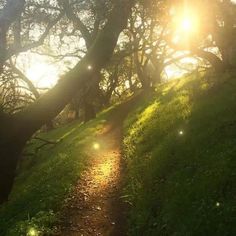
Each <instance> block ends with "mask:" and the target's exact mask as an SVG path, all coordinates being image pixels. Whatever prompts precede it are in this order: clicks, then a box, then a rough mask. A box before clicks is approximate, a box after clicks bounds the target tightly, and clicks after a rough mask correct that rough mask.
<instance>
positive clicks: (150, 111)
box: [129, 101, 160, 136]
mask: <svg viewBox="0 0 236 236" xmlns="http://www.w3.org/2000/svg"><path fill="white" fill-rule="evenodd" d="M159 106H160V102H157V101H155V102H154V103H153V104H151V105H150V106H148V107H147V108H146V109H145V110H144V111H143V112H142V113H141V114H140V115H139V117H138V121H137V124H136V125H135V126H132V128H131V129H130V131H129V133H130V135H131V136H132V135H135V133H136V132H137V130H140V127H142V126H143V125H144V124H148V122H149V121H150V120H151V119H152V117H153V115H154V114H156V111H157V109H158V107H159Z"/></svg>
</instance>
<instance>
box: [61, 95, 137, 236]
mask: <svg viewBox="0 0 236 236" xmlns="http://www.w3.org/2000/svg"><path fill="white" fill-rule="evenodd" d="M133 103H134V99H133V100H130V101H129V102H127V103H125V104H121V105H120V106H118V108H117V109H115V111H114V112H113V114H112V116H111V118H110V120H109V121H108V122H107V124H106V125H105V126H104V128H103V130H102V131H101V133H100V134H98V136H97V137H96V140H98V142H97V143H95V144H94V150H93V154H92V155H93V156H92V157H91V160H90V164H89V165H88V168H87V170H85V171H84V172H83V173H82V174H81V178H80V180H79V181H78V184H77V186H76V187H75V190H74V191H73V192H72V194H71V196H69V198H68V199H66V203H65V207H64V209H63V217H62V220H61V222H62V224H61V226H60V233H59V234H57V235H61V236H89V235H90V236H91V235H93V236H99V235H100V236H108V235H109V236H123V235H125V216H124V212H125V206H124V204H123V203H122V201H121V198H120V196H121V186H122V174H123V171H122V170H123V167H122V157H121V138H122V133H121V131H122V123H123V120H124V119H125V117H126V115H127V114H128V111H129V110H130V107H131V106H132V105H133Z"/></svg>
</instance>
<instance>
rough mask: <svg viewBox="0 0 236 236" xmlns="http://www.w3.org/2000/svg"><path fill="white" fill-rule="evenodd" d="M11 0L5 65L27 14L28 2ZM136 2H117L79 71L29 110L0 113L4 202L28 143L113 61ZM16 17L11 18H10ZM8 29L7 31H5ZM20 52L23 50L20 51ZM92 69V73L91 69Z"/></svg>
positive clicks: (0, 174)
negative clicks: (16, 27) (12, 31)
mask: <svg viewBox="0 0 236 236" xmlns="http://www.w3.org/2000/svg"><path fill="white" fill-rule="evenodd" d="M17 3H19V4H16V5H14V4H15V1H13V0H8V1H7V4H6V6H5V7H4V8H3V10H2V13H1V15H0V19H2V20H3V21H1V22H4V20H5V22H6V24H5V25H4V26H3V24H2V25H1V26H0V27H1V38H0V39H1V50H2V52H4V53H3V54H1V55H4V56H2V58H1V62H2V63H3V61H4V60H6V58H7V56H6V55H7V52H6V51H7V50H6V42H5V41H6V33H7V30H8V29H9V27H10V26H11V25H12V24H13V23H14V22H16V20H17V16H20V15H21V14H22V12H23V10H24V6H25V5H24V4H25V1H23V0H22V1H18V2H17ZM132 4H133V1H125V0H120V1H115V2H114V3H113V6H114V7H113V9H112V11H111V12H110V15H109V18H108V20H107V23H106V24H105V25H104V27H103V29H102V30H100V32H99V33H98V35H97V37H96V39H95V41H94V43H93V44H92V45H91V47H90V49H89V50H88V52H87V53H86V55H85V56H84V57H83V59H82V60H81V61H80V62H79V63H78V64H76V65H75V67H74V68H73V69H72V70H70V71H69V72H68V73H66V74H65V75H64V76H63V78H62V79H61V80H60V81H59V83H58V84H57V85H56V86H55V87H54V88H53V89H51V90H50V91H49V92H47V93H46V94H44V95H43V96H41V97H40V98H39V99H38V100H37V101H36V102H35V103H33V104H31V105H29V106H28V107H27V108H26V109H25V110H23V111H20V112H17V113H15V114H14V115H8V114H5V113H3V112H2V111H1V113H0V122H1V123H0V202H4V201H6V200H7V198H8V195H9V193H10V191H11V188H12V185H13V182H14V176H15V170H16V167H17V164H18V160H19V157H20V153H21V152H22V149H23V148H24V146H25V144H26V142H27V140H29V139H30V137H31V136H32V134H33V133H34V132H35V131H37V130H38V129H39V128H40V127H41V126H42V125H43V124H45V123H47V121H49V120H51V119H52V118H54V117H55V116H56V115H57V114H58V113H59V112H60V111H61V110H62V109H63V107H64V106H65V105H66V104H67V103H68V102H69V101H70V100H71V99H72V97H73V96H74V95H75V94H76V93H77V92H78V91H81V90H82V89H83V88H84V86H90V85H91V84H93V83H94V82H95V80H96V77H94V75H95V74H96V73H98V72H99V71H100V70H101V68H102V67H103V66H104V65H105V64H106V63H107V62H108V61H109V59H110V57H111V56H112V53H113V50H114V47H115V46H116V43H117V40H118V37H119V34H120V32H121V31H122V30H123V29H124V27H125V25H126V23H127V18H128V15H129V13H130V10H131V6H132ZM9 14H10V15H14V16H15V17H12V18H8V15H9ZM3 29H4V31H3ZM19 50H22V48H21V47H20V49H19ZM89 65H92V68H93V69H92V70H89V69H88V66H89Z"/></svg>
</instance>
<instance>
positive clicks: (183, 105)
mask: <svg viewBox="0 0 236 236" xmlns="http://www.w3.org/2000/svg"><path fill="white" fill-rule="evenodd" d="M230 77H231V78H230ZM216 79H217V78H214V77H213V78H208V79H207V78H186V79H182V80H175V81H172V82H170V83H167V84H164V85H162V86H161V87H159V88H158V89H157V91H156V93H155V95H154V98H152V99H150V98H146V100H143V101H142V103H140V104H139V107H138V108H137V110H136V111H134V112H133V113H131V115H130V116H129V118H128V119H127V121H126V124H125V139H124V153H125V160H126V163H127V175H128V176H127V187H126V190H125V192H126V194H125V196H124V197H126V198H127V199H126V200H127V201H128V202H130V203H131V204H132V207H131V210H130V218H129V219H130V220H129V229H130V231H129V233H130V235H140V236H141V235H142V236H143V235H148V236H151V235H155V236H156V235H161V236H162V235H175V236H184V235H189V236H190V235H196V236H199V235H214V236H215V235H220V236H224V235H232V236H233V235H236V228H235V221H236V198H235V194H236V191H235V182H236V173H235V170H236V168H235V167H236V161H235V158H236V80H235V76H232V75H225V76H224V77H221V78H218V80H221V82H219V81H218V82H217V83H216V84H217V85H216V84H215V85H214V86H213V87H212V85H211V84H212V83H211V82H209V81H215V80H216ZM180 131H183V132H184V134H183V135H180V134H179V132H180Z"/></svg>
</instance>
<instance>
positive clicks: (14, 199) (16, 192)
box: [0, 112, 109, 236]
mask: <svg viewBox="0 0 236 236" xmlns="http://www.w3.org/2000/svg"><path fill="white" fill-rule="evenodd" d="M108 117H109V112H104V113H102V114H100V115H99V116H98V118H97V119H95V120H94V121H91V122H89V123H87V124H86V125H81V124H80V123H78V122H74V123H72V124H69V125H66V126H64V127H62V128H59V129H56V130H53V131H51V132H49V133H46V134H41V135H39V136H40V137H42V138H44V139H47V140H54V141H56V140H61V141H60V143H58V144H57V145H55V146H54V147H50V146H48V147H44V148H43V149H42V150H41V151H39V153H38V154H37V156H35V157H28V158H27V159H25V160H24V161H23V163H22V164H21V168H20V170H19V174H18V176H17V179H16V182H15V186H14V189H13V192H12V194H11V196H10V200H9V202H8V203H7V204H4V205H2V206H0V235H5V234H6V235H9V236H14V235H17V236H19V235H22V236H25V235H30V236H31V235H32V236H33V235H38V233H39V234H40V235H42V234H41V233H40V232H44V233H51V232H52V231H51V227H52V225H53V223H54V222H55V221H56V220H57V214H56V213H57V211H58V210H59V208H60V207H61V205H62V203H63V200H64V198H65V196H66V195H67V194H68V193H69V191H70V189H71V187H72V186H73V185H74V184H75V182H76V181H77V180H78V178H79V176H80V173H81V171H82V170H83V169H84V167H85V166H86V163H87V160H88V157H89V155H90V154H91V151H92V147H93V142H95V141H96V135H97V133H98V132H99V131H100V129H101V128H102V126H103V124H104V122H106V119H107V118H108ZM41 144H42V143H41V142H40V141H39V140H37V141H34V143H33V145H31V146H29V147H28V151H32V149H34V148H35V147H36V146H40V145H41ZM34 230H36V231H34ZM35 232H38V233H37V234H35Z"/></svg>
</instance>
